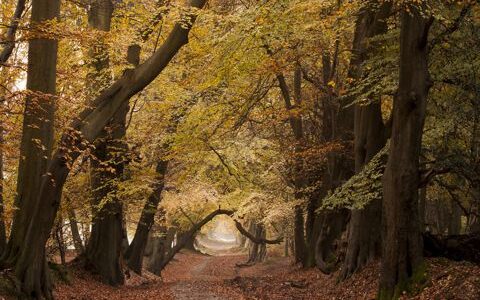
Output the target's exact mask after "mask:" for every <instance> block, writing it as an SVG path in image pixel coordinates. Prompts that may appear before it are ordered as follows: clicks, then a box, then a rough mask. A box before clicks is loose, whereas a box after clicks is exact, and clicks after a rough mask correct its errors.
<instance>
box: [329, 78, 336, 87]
mask: <svg viewBox="0 0 480 300" xmlns="http://www.w3.org/2000/svg"><path fill="white" fill-rule="evenodd" d="M336 85H337V84H336V83H335V81H333V80H332V81H329V82H328V86H329V87H332V88H335V86H336Z"/></svg>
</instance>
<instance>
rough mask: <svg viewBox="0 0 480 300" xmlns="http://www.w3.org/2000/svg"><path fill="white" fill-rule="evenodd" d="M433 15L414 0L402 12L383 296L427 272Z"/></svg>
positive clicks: (386, 184)
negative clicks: (423, 178) (425, 150)
mask: <svg viewBox="0 0 480 300" xmlns="http://www.w3.org/2000/svg"><path fill="white" fill-rule="evenodd" d="M430 26H431V20H427V19H426V17H425V16H424V11H422V12H420V8H418V7H415V6H414V5H412V6H410V8H409V9H408V11H407V9H405V10H404V11H403V12H402V21H401V33H400V81H399V87H398V92H397V96H396V97H395V100H394V104H393V126H392V138H391V141H390V153H389V158H388V163H387V166H386V169H385V174H384V176H383V219H382V221H383V234H384V236H383V257H382V268H381V278H380V289H379V294H378V297H379V299H396V298H398V297H399V296H400V293H402V291H404V290H405V288H406V286H407V285H408V283H409V282H408V281H410V280H419V279H421V277H422V276H423V275H424V272H425V270H424V262H423V254H422V250H423V244H422V237H421V233H420V224H419V218H418V188H419V182H420V174H419V156H420V149H421V144H422V134H423V126H424V121H425V110H426V102H427V96H428V91H429V88H430V86H431V82H430V76H429V71H428V32H429V29H430Z"/></svg>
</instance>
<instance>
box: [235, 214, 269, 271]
mask: <svg viewBox="0 0 480 300" xmlns="http://www.w3.org/2000/svg"><path fill="white" fill-rule="evenodd" d="M242 229H243V228H242ZM247 232H248V235H249V236H251V237H252V238H253V239H255V240H261V239H266V237H267V231H266V230H265V226H263V224H261V223H256V222H254V221H251V224H250V227H249V230H248V231H247ZM266 257H267V246H266V244H265V243H255V242H253V241H251V242H250V243H249V247H248V260H247V262H245V263H243V264H238V265H237V266H239V267H245V266H252V265H254V264H256V263H258V262H263V261H265V259H266Z"/></svg>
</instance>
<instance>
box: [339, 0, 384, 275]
mask: <svg viewBox="0 0 480 300" xmlns="http://www.w3.org/2000/svg"><path fill="white" fill-rule="evenodd" d="M372 2H375V4H376V5H379V4H378V3H377V1H370V2H367V7H366V8H364V9H363V10H362V13H361V14H360V16H359V18H358V20H357V24H356V29H355V35H354V40H353V51H354V53H353V54H352V55H353V58H352V60H351V63H350V64H351V65H350V77H351V78H353V79H355V80H359V79H361V76H362V73H363V72H362V70H361V65H362V63H363V62H364V61H365V59H366V58H367V56H368V54H369V53H368V51H369V49H370V50H372V48H373V47H372V46H370V47H368V46H367V45H366V44H367V42H368V39H370V38H372V37H374V36H376V35H379V34H383V33H385V32H386V31H387V25H386V18H387V17H388V15H389V14H390V10H391V6H392V3H391V2H383V3H382V4H381V5H380V6H379V7H378V8H376V9H375V8H370V6H371V5H372V4H373V3H372ZM354 135H355V139H354V155H355V173H357V174H358V173H359V172H361V170H362V169H363V167H364V166H365V165H366V164H367V163H368V162H369V161H370V160H371V159H372V158H373V157H374V156H375V154H377V153H378V151H380V150H381V149H382V148H383V146H384V145H385V142H386V140H385V125H384V124H383V120H382V111H381V103H380V100H377V101H376V102H374V103H372V104H369V105H360V104H356V105H355V120H354ZM381 211H382V204H381V201H379V200H374V201H372V202H371V203H369V204H368V205H367V206H366V207H365V208H363V209H360V210H358V209H357V210H353V211H352V212H351V218H350V223H349V230H348V246H347V252H346V255H345V261H344V264H343V269H342V272H341V275H340V278H341V279H345V278H347V277H349V276H350V275H351V274H353V273H354V272H356V271H357V270H358V269H360V268H362V267H363V266H364V265H365V264H367V263H368V262H370V261H371V260H373V259H375V258H378V257H379V256H380V253H381V239H380V237H381V234H380V232H381Z"/></svg>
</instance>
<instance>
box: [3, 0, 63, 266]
mask: <svg viewBox="0 0 480 300" xmlns="http://www.w3.org/2000/svg"><path fill="white" fill-rule="evenodd" d="M59 10H60V4H59V1H58V0H55V1H45V0H40V1H34V2H33V3H32V14H31V23H32V26H36V25H37V24H41V23H43V22H45V21H49V20H52V19H55V18H57V17H58V14H59ZM57 48H58V42H57V41H56V40H53V39H47V38H43V37H37V38H33V39H31V40H30V42H29V49H28V71H27V89H28V90H29V91H30V93H29V95H27V98H26V102H25V110H24V119H23V131H22V141H21V145H20V162H19V167H18V177H17V195H16V198H15V207H17V210H16V211H15V214H14V217H13V223H12V229H11V234H10V239H9V242H8V245H7V249H6V251H5V252H4V253H3V256H2V261H3V263H4V264H5V265H7V266H11V265H12V264H14V263H15V262H16V260H17V258H18V252H19V249H20V247H21V245H22V243H23V242H24V239H25V235H26V232H27V229H28V227H29V225H30V224H31V221H32V219H31V216H32V215H33V214H34V213H35V205H36V202H37V197H36V196H37V194H38V190H39V189H40V185H41V180H42V176H43V175H44V174H45V173H46V170H47V162H48V159H49V158H50V156H51V152H52V145H53V124H54V109H55V108H54V95H55V92H56V66H57ZM39 254H41V253H39Z"/></svg>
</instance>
